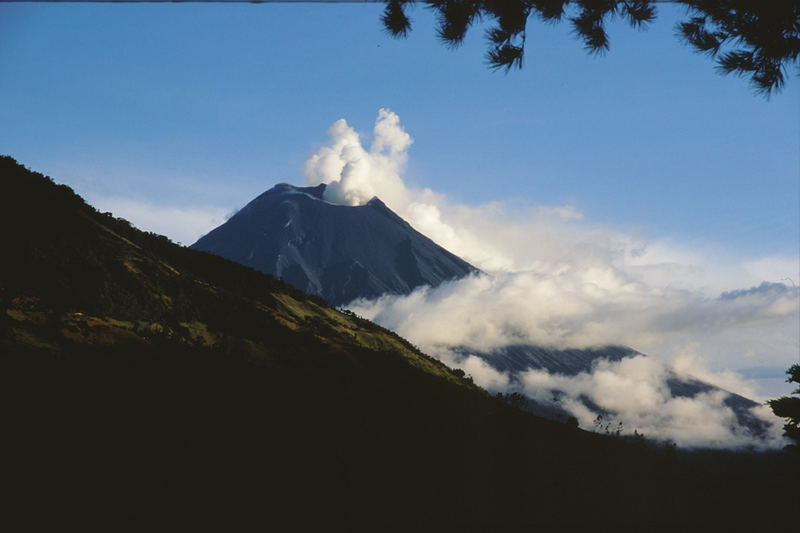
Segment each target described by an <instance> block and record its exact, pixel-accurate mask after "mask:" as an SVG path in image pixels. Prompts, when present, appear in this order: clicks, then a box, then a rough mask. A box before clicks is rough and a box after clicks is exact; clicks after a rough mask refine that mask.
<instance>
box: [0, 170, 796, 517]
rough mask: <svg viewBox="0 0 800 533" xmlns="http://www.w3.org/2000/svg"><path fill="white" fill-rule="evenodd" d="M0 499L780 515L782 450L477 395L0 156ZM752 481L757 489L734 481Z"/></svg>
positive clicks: (298, 510) (71, 506)
mask: <svg viewBox="0 0 800 533" xmlns="http://www.w3.org/2000/svg"><path fill="white" fill-rule="evenodd" d="M0 236H1V237H2V239H1V242H0V246H2V250H3V253H2V261H0V420H2V435H0V453H2V455H0V456H1V457H2V458H3V470H2V476H0V489H3V491H2V493H3V494H5V495H6V497H5V499H3V500H2V503H0V506H1V507H2V509H0V510H2V511H3V516H4V520H5V522H6V523H10V522H11V521H12V519H14V520H24V524H25V525H26V526H28V528H29V529H42V528H44V527H48V528H52V526H53V525H54V524H55V525H57V526H58V527H59V529H67V528H69V529H74V528H79V529H82V530H85V529H103V530H112V531H113V530H119V529H147V530H151V529H170V530H175V529H198V528H210V527H211V528H214V529H218V530H231V529H234V530H238V529H242V528H243V527H248V528H252V527H257V528H258V529H267V530H274V531H286V530H298V529H300V530H315V531H316V530H323V529H324V530H329V529H334V528H335V529H337V530H338V529H341V528H342V527H345V528H346V529H349V530H355V529H369V530H373V531H385V530H388V529H394V528H397V529H401V530H416V531H418V530H436V531H446V530H450V529H458V530H461V531H464V530H466V531H469V530H476V531H503V530H523V531H528V530H532V529H535V528H538V530H543V531H555V530H564V529H580V530H584V529H604V528H613V529H615V530H628V531H652V530H657V529H665V530H666V529H669V530H670V531H675V530H681V531H685V530H692V529H698V528H700V529H702V528H706V527H710V525H711V524H714V525H717V526H719V525H723V526H727V527H735V526H741V525H745V524H746V525H753V524H759V525H761V526H776V525H780V522H781V520H783V519H785V517H786V516H787V515H786V514H781V510H783V511H785V510H786V509H788V508H790V507H791V506H792V505H795V504H796V500H795V497H794V495H793V494H792V492H791V490H789V488H788V487H790V484H791V483H794V482H795V481H796V479H797V477H796V475H797V474H796V472H795V471H794V470H793V469H797V462H796V461H793V460H792V459H791V457H787V456H784V455H782V454H768V455H758V454H750V455H748V454H725V453H703V454H688V453H681V452H676V451H675V450H672V449H669V448H667V449H659V448H654V447H651V446H647V445H644V444H643V443H641V442H633V441H626V440H621V439H615V438H611V437H607V436H600V435H594V434H589V433H585V432H583V431H580V430H578V429H575V428H571V427H568V426H565V425H561V424H557V423H553V422H548V421H545V420H541V419H538V418H536V417H533V416H531V415H529V414H527V413H523V412H520V411H518V410H515V409H513V408H511V407H510V406H508V405H506V404H505V403H503V402H502V401H499V400H497V399H494V398H492V397H490V396H489V395H488V394H487V393H486V392H485V391H483V390H481V389H479V388H477V387H475V386H474V385H473V384H472V383H471V382H470V381H469V380H465V379H464V378H462V377H461V375H460V374H457V373H454V372H452V371H451V370H449V369H448V368H447V367H445V366H444V365H442V364H441V363H440V362H438V361H436V360H434V359H431V358H430V357H427V356H426V355H424V354H422V353H420V352H419V350H417V349H415V348H414V347H413V346H412V345H410V344H409V343H408V342H407V341H405V340H403V339H402V338H400V337H398V336H397V335H395V334H393V333H391V332H389V331H386V330H384V329H383V328H380V327H379V326H376V325H375V324H372V323H370V322H368V321H366V320H363V319H360V318H358V317H355V316H353V315H352V314H348V313H341V312H339V311H337V310H335V309H332V308H330V307H329V306H327V305H326V304H325V303H324V302H323V301H322V300H319V299H315V298H310V297H308V296H306V295H304V294H303V293H301V292H299V291H297V290H295V289H292V288H291V287H288V286H286V285H285V284H283V283H281V282H279V281H276V280H274V279H272V278H270V277H269V276H265V275H263V274H260V273H258V272H255V271H253V270H250V269H247V268H245V267H242V266H240V265H236V264H234V263H231V262H228V261H226V260H223V259H220V258H218V257H214V256H211V255H206V254H203V253H200V252H196V251H193V250H189V249H187V248H183V247H179V246H176V245H174V244H172V243H171V242H169V241H168V240H167V239H166V238H164V237H160V236H157V235H153V234H146V233H143V232H140V231H138V230H136V229H135V228H133V227H131V226H130V224H128V223H126V222H125V221H123V220H120V219H116V218H114V217H113V216H112V215H110V214H101V213H97V212H96V211H95V210H94V209H93V208H91V207H90V206H87V205H86V204H85V203H84V202H83V201H82V200H81V199H80V198H79V197H78V196H76V195H75V194H74V193H73V192H72V191H71V190H70V189H68V188H67V187H64V186H57V185H55V184H54V183H53V182H52V181H50V180H48V179H46V178H44V177H43V176H41V175H39V174H36V173H33V172H30V171H28V170H26V169H25V168H23V167H22V166H20V165H18V164H17V163H16V162H15V161H14V160H12V159H10V158H2V159H0ZM755 487H757V489H755V490H752V489H753V488H755Z"/></svg>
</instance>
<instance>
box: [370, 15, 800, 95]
mask: <svg viewBox="0 0 800 533" xmlns="http://www.w3.org/2000/svg"><path fill="white" fill-rule="evenodd" d="M411 3H413V0H388V1H387V2H386V9H385V10H384V13H383V16H382V18H381V20H382V22H383V24H384V26H385V28H386V29H387V30H388V31H389V33H390V34H392V35H393V36H395V37H405V36H407V35H408V32H409V31H410V30H411V21H410V20H409V18H408V16H407V14H406V12H405V10H406V7H407V5H408V4H411ZM424 3H425V4H427V6H428V7H430V8H431V9H432V10H433V11H435V12H436V15H437V18H438V25H439V27H438V29H437V33H438V37H439V39H440V40H441V41H442V42H443V43H444V44H445V45H446V46H449V47H458V46H459V45H460V44H461V43H462V42H463V40H464V37H465V36H466V33H467V30H469V28H470V26H472V25H473V24H474V23H475V22H477V21H480V20H489V21H491V22H492V25H491V26H490V27H489V29H488V30H487V32H486V37H487V40H488V51H487V61H488V64H489V66H490V68H492V69H494V70H505V71H509V70H511V69H512V68H521V67H522V60H523V55H524V52H525V38H526V35H527V31H528V19H529V18H530V17H532V16H535V17H537V18H539V19H541V20H542V21H544V22H547V23H557V22H560V21H562V20H564V19H565V18H566V19H567V20H569V22H570V24H571V25H572V30H573V32H574V33H575V34H576V35H577V37H578V38H580V39H581V40H582V41H583V43H584V46H585V48H586V50H587V51H588V52H589V53H592V54H602V53H604V52H606V51H607V50H608V49H609V40H608V34H607V33H606V31H605V24H606V22H607V21H609V20H611V19H612V18H614V17H620V18H623V19H624V20H626V21H627V22H628V24H630V25H631V26H632V27H634V28H641V27H643V26H644V25H646V24H648V23H650V22H652V21H653V20H655V18H656V8H655V5H654V4H655V3H656V2H655V1H653V0H426V1H425V2H424ZM676 3H679V4H683V5H685V6H686V8H687V19H686V20H684V21H683V22H680V23H679V24H678V26H677V28H676V33H677V34H678V36H679V37H680V38H681V39H682V40H683V41H684V42H686V43H687V44H689V45H690V46H691V47H693V48H694V49H695V51H697V52H699V53H704V54H708V55H710V56H711V57H713V58H715V59H716V62H717V70H718V71H719V72H721V73H723V74H737V75H740V76H749V77H750V81H751V82H752V84H753V86H754V87H755V89H756V91H757V92H759V93H761V94H763V95H765V96H769V95H770V94H771V93H772V92H773V91H777V90H780V89H781V87H783V85H784V83H785V80H786V73H785V70H786V67H787V65H789V64H790V63H796V62H798V55H799V54H800V2H798V1H797V0H769V1H764V2H754V1H752V0H722V1H710V0H676Z"/></svg>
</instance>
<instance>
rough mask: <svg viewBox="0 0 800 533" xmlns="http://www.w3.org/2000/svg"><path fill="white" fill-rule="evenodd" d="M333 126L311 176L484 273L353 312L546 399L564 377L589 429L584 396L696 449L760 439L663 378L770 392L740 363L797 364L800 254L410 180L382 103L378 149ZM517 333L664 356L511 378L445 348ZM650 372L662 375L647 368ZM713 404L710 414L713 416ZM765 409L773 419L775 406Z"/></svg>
mask: <svg viewBox="0 0 800 533" xmlns="http://www.w3.org/2000/svg"><path fill="white" fill-rule="evenodd" d="M329 133H330V135H331V140H330V142H329V144H328V145H326V146H324V147H322V148H320V149H318V150H317V151H315V152H314V153H312V154H311V155H310V157H309V159H308V161H307V162H306V165H305V174H306V179H307V182H308V184H309V185H316V184H319V183H327V184H328V188H327V193H326V194H328V196H327V197H326V199H327V200H329V201H332V202H335V203H342V204H346V205H359V204H362V203H365V202H367V201H369V200H370V199H371V198H372V197H373V196H378V197H380V198H381V200H383V201H384V202H385V203H386V204H387V205H388V206H389V207H390V208H391V209H392V210H394V211H395V212H397V213H398V214H399V215H400V216H401V217H403V218H404V219H405V220H407V221H408V222H409V223H410V224H411V225H412V226H414V227H415V228H416V229H417V230H418V231H420V232H422V233H423V234H425V235H427V236H428V237H430V238H431V239H433V240H434V241H436V242H437V243H438V244H439V245H441V246H443V247H445V248H446V249H448V250H450V251H451V252H453V253H455V254H456V255H459V256H461V257H463V258H464V259H466V260H467V261H469V262H471V263H472V264H474V265H475V266H477V267H478V268H480V269H481V270H482V271H483V272H484V274H481V275H475V276H470V277H468V278H465V279H462V280H457V281H453V282H449V283H445V284H442V285H440V286H439V287H436V288H430V287H421V288H418V289H417V290H415V291H414V292H413V293H411V294H409V295H405V296H390V295H385V296H383V297H381V298H379V299H377V300H373V301H364V300H359V301H355V302H351V303H350V304H349V305H348V307H349V308H350V309H352V310H353V311H355V312H356V313H358V314H360V315H362V316H365V317H366V318H369V319H371V320H374V321H375V322H377V323H379V324H381V325H383V326H385V327H388V328H390V329H393V330H395V331H397V332H398V333H399V334H401V335H402V336H404V337H406V338H408V339H410V340H411V341H412V342H414V343H415V344H417V345H419V346H420V347H422V348H423V349H424V350H426V351H428V352H429V353H431V354H433V355H437V356H438V357H440V358H442V359H443V360H444V361H445V362H447V363H448V364H451V365H453V366H458V367H460V368H462V369H464V370H465V371H466V372H467V373H469V374H471V375H472V376H473V377H474V378H475V380H476V382H478V383H479V384H481V385H483V386H485V387H487V388H489V389H492V390H498V391H510V390H516V389H515V387H520V386H523V388H524V391H525V392H526V394H529V395H535V394H537V392H536V390H537V388H538V389H541V390H542V391H546V392H545V393H543V394H551V393H552V390H551V388H549V387H551V386H552V385H556V384H557V385H559V386H560V387H561V388H562V389H564V391H565V392H563V395H564V396H563V398H564V400H563V402H562V403H563V405H562V407H566V408H567V410H568V411H570V412H573V413H574V414H575V416H576V417H577V418H578V419H579V420H580V421H581V424H582V425H583V426H584V427H586V424H587V422H588V421H589V418H588V417H591V416H592V415H595V416H596V413H595V412H594V411H592V410H591V409H588V408H587V407H586V406H585V405H583V404H582V403H581V402H578V401H577V400H575V398H577V397H580V395H583V396H584V397H592V398H593V401H595V403H596V404H597V405H613V406H614V407H615V408H616V409H618V413H619V416H620V417H621V418H620V420H621V421H622V422H623V423H624V425H625V427H626V428H629V430H630V431H633V429H638V430H639V431H640V432H644V433H645V434H649V435H653V436H663V437H664V438H671V439H673V440H675V441H676V442H677V443H679V444H682V445H699V444H701V443H704V442H705V443H707V444H709V445H718V444H716V443H722V442H728V443H729V445H742V443H744V442H746V441H747V440H748V438H750V437H749V436H748V434H747V432H746V431H744V430H742V431H739V432H738V433H737V432H736V431H734V430H730V427H731V426H728V425H726V424H727V423H728V422H730V413H729V412H728V411H726V409H728V408H727V407H725V404H724V398H723V396H724V395H725V393H722V392H720V393H709V394H707V395H704V396H700V397H695V398H672V397H667V396H665V395H664V390H665V389H664V380H665V379H666V378H665V377H664V376H666V375H667V374H668V373H669V372H672V373H677V374H678V375H688V373H690V372H693V373H694V374H693V375H695V376H696V377H697V378H699V379H703V380H705V381H707V382H709V383H715V384H719V385H720V386H721V387H723V388H725V389H726V390H730V391H732V392H739V391H741V392H742V394H743V395H745V396H748V397H751V398H755V399H762V398H759V396H758V393H757V391H756V388H755V386H754V385H753V383H747V382H745V381H744V380H742V379H740V378H739V377H738V376H737V375H736V374H735V373H734V372H732V371H730V370H729V369H731V368H736V367H752V366H755V365H775V366H781V367H787V366H788V365H789V364H791V362H792V361H793V360H794V359H795V358H796V354H797V349H798V345H799V344H800V331H799V330H798V329H799V328H798V302H799V301H800V291H798V289H797V288H794V287H788V286H786V285H784V284H782V283H777V282H776V280H780V279H782V278H785V277H787V276H792V275H793V274H794V273H795V272H796V271H797V270H798V263H799V262H800V260H799V259H798V258H797V257H741V256H737V255H736V254H734V253H731V252H730V251H726V250H724V249H721V248H716V249H715V248H714V247H709V246H705V247H703V248H693V247H691V246H688V245H686V244H684V243H679V242H674V241H667V240H663V239H652V238H648V237H647V236H646V235H644V234H637V233H632V232H625V231H620V230H618V229H616V228H613V227H609V226H606V225H603V224H597V223H592V222H590V221H587V220H586V218H585V217H584V216H583V214H582V213H581V212H580V210H579V209H577V208H575V207H574V206H529V207H528V208H524V209H516V210H510V209H508V208H506V206H504V205H502V204H500V203H497V202H489V203H486V204H483V205H477V206H466V205H458V204H454V203H452V202H450V201H448V199H447V198H446V197H445V196H444V195H441V194H437V193H435V192H433V191H431V190H429V189H424V190H414V189H411V188H408V187H406V185H405V184H404V182H403V179H402V174H403V171H404V169H405V165H406V163H407V161H408V150H409V149H410V147H411V146H412V144H413V139H412V138H411V137H410V136H409V135H408V134H407V133H406V132H405V131H404V130H403V128H402V126H401V124H400V120H399V118H398V117H397V115H396V114H394V113H392V112H391V111H389V110H386V109H381V110H380V112H379V114H378V117H377V120H376V122H375V127H374V130H373V138H374V140H373V142H372V144H371V146H370V148H369V149H368V150H367V149H365V148H364V147H363V145H362V142H361V139H360V137H359V135H358V134H357V133H356V132H355V130H353V129H352V128H351V127H350V126H349V125H347V123H346V122H345V121H344V120H339V121H337V122H336V123H334V124H333V126H332V127H331V129H330V131H329ZM531 179H535V176H532V177H531ZM519 343H529V344H536V345H544V346H553V347H560V348H583V347H596V346H602V345H608V344H621V345H626V346H630V347H632V348H634V349H636V350H637V351H639V352H642V353H647V354H648V355H649V356H652V357H648V358H645V361H646V362H643V361H638V360H637V361H634V362H626V363H624V364H623V362H619V363H613V364H612V363H609V364H608V365H606V366H599V367H598V368H596V369H595V371H593V372H592V373H588V374H587V375H585V376H581V377H580V378H577V377H570V378H565V377H558V376H555V375H549V374H547V373H544V374H543V373H541V372H540V371H535V370H531V371H529V372H527V373H524V374H522V375H508V374H504V373H502V372H499V371H497V370H496V369H494V368H492V367H491V366H490V365H488V364H487V363H486V362H485V361H483V360H482V359H480V358H478V357H475V356H472V357H466V358H465V357H463V356H462V357H459V356H455V355H454V354H453V353H451V352H450V351H449V350H448V349H447V347H448V346H462V347H467V348H469V349H471V350H474V351H475V352H487V351H490V350H492V349H493V348H497V347H500V346H504V345H509V344H519ZM656 365H661V367H663V368H666V369H669V371H668V372H667V371H666V370H660V369H659V368H660V367H658V366H656ZM645 371H647V372H652V375H651V376H650V377H649V378H647V379H644V378H643V377H642V376H643V374H644V373H646V372H645ZM665 372H666V373H665ZM615 376H616V377H615ZM637 376H638V377H639V378H641V379H639V378H637ZM634 378H636V379H634ZM609 382H614V383H616V384H617V385H618V386H619V387H620V388H619V389H618V391H619V392H617V393H616V394H617V396H615V397H612V396H609V392H608V391H610V389H608V388H607V387H605V386H604V384H605V383H609ZM520 384H523V385H520ZM572 393H574V394H575V395H578V396H573V395H572ZM609 402H610V403H609ZM643 402H644V403H643ZM648 402H649V403H648ZM643 405H649V406H652V407H653V408H655V409H656V410H657V411H658V413H659V414H658V416H660V417H661V418H657V417H656V418H653V417H655V416H656V415H655V414H654V415H653V416H651V417H650V418H647V417H646V416H645V414H644V413H643V412H642V411H641V410H640V409H639V408H638V407H637V406H643ZM764 409H766V408H764ZM579 415H580V416H579ZM703 416H705V417H707V418H705V424H710V426H706V427H701V426H702V424H701V423H700V422H699V421H700V420H702V418H703ZM758 416H759V417H761V418H763V419H764V420H771V422H770V424H771V423H772V422H774V421H775V419H774V417H772V418H770V417H771V413H769V412H768V411H767V412H763V410H762V412H759V413H758ZM589 426H591V425H589ZM726 427H727V428H728V429H727V430H725V428H726ZM734 427H735V426H734ZM770 427H772V426H770ZM659 428H660V429H659ZM713 428H715V429H713ZM588 429H591V427H588ZM778 441H779V439H772V440H770V441H769V442H772V443H773V444H776V443H777V442H778Z"/></svg>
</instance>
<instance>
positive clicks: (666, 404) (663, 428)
mask: <svg viewBox="0 0 800 533" xmlns="http://www.w3.org/2000/svg"><path fill="white" fill-rule="evenodd" d="M695 368H696V367H695ZM675 370H676V367H675V366H673V367H671V368H668V367H666V366H665V365H663V364H661V363H660V362H659V361H657V360H655V359H653V358H650V357H645V356H636V357H629V358H625V359H622V360H621V361H617V362H610V361H605V360H601V361H597V362H596V364H595V366H594V368H593V369H592V370H591V372H583V373H580V374H578V375H577V376H564V375H559V374H550V373H548V372H546V371H543V370H529V371H527V372H524V373H522V374H521V376H520V377H521V382H522V391H523V392H524V393H525V394H526V395H528V396H530V397H531V398H534V399H537V400H539V401H541V402H544V403H549V402H552V398H553V397H554V396H559V399H558V401H557V402H556V403H557V404H558V405H560V406H561V407H562V408H563V409H565V410H566V411H567V412H569V413H571V414H572V415H573V416H575V417H576V418H577V419H578V423H579V425H580V426H581V427H583V428H585V429H590V430H598V431H604V430H606V428H608V430H609V431H612V432H613V431H615V430H616V429H617V428H618V427H619V426H618V424H619V423H620V422H621V423H622V426H621V434H623V435H626V434H633V433H634V431H636V432H638V433H641V434H644V435H645V436H647V437H650V438H656V439H662V440H672V441H673V442H675V443H676V444H677V445H679V446H688V447H696V446H700V447H724V448H731V447H746V446H756V447H772V448H777V447H781V446H783V445H784V444H785V441H784V439H783V437H782V436H781V426H782V421H781V420H780V419H778V418H777V417H775V416H774V415H773V414H772V413H771V411H770V410H769V408H767V407H765V406H763V405H759V406H756V407H753V408H751V409H749V416H750V417H751V420H752V421H754V422H756V423H759V422H760V424H762V427H763V428H764V433H763V434H762V435H759V434H758V433H759V432H758V431H754V430H753V428H751V427H748V425H747V424H743V423H741V422H740V420H739V419H738V417H737V415H736V413H735V411H734V410H733V409H732V408H731V407H730V406H729V405H727V404H726V403H725V400H726V399H727V398H728V396H729V394H728V393H727V392H726V391H724V390H721V389H714V390H710V391H706V392H699V393H698V394H695V395H694V396H692V397H688V396H678V395H673V394H672V393H671V391H670V387H669V383H668V379H669V378H670V377H672V376H674V375H675V374H674V373H673V372H675ZM703 377H709V374H705V375H704V376H703ZM712 377H713V379H717V376H712ZM584 399H588V400H590V403H589V404H588V405H587V402H586V401H584ZM589 405H592V407H589ZM595 406H596V407H595ZM603 414H604V415H605V416H604V418H603V420H602V422H599V423H598V420H597V416H598V415H600V416H603Z"/></svg>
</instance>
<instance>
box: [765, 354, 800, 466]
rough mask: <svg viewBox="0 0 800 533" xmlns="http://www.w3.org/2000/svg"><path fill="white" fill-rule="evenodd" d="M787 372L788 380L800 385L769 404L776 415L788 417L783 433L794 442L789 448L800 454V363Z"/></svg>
mask: <svg viewBox="0 0 800 533" xmlns="http://www.w3.org/2000/svg"><path fill="white" fill-rule="evenodd" d="M786 373H787V374H788V375H789V377H788V378H786V381H787V382H789V383H797V384H798V385H799V386H798V387H797V389H795V390H794V391H793V392H792V396H783V397H781V398H778V399H776V400H770V401H769V406H770V407H771V408H772V412H773V413H775V415H776V416H779V417H781V418H785V419H786V424H785V425H784V426H783V434H784V435H785V436H786V437H787V438H789V439H791V440H792V442H793V444H789V445H788V446H787V449H789V450H792V451H794V452H797V453H799V454H800V365H792V366H790V367H789V370H787V371H786Z"/></svg>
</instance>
